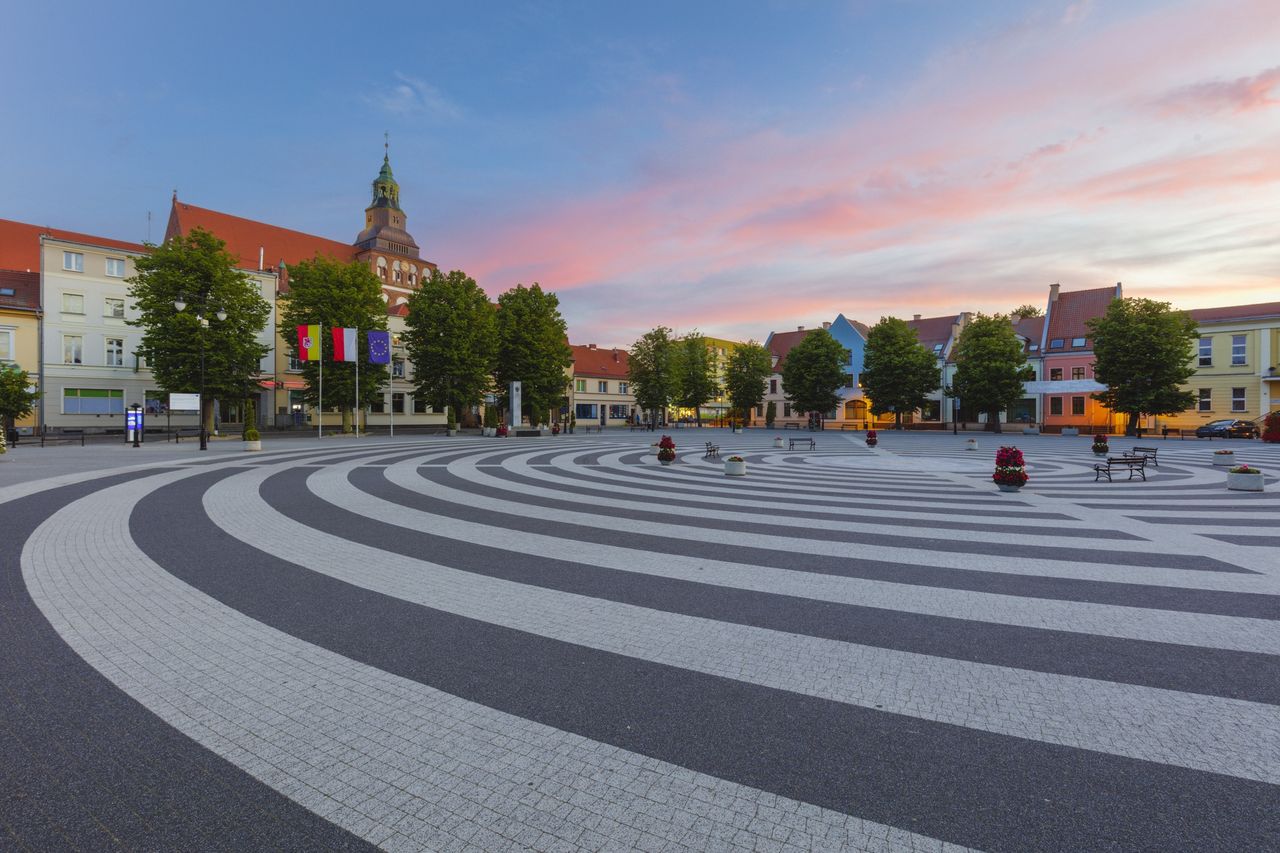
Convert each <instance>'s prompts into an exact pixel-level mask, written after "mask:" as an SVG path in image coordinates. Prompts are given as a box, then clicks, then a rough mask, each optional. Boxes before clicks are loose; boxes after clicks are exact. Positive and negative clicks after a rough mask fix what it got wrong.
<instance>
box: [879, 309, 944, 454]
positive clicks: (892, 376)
mask: <svg viewBox="0 0 1280 853" xmlns="http://www.w3.org/2000/svg"><path fill="white" fill-rule="evenodd" d="M941 384H942V374H941V371H939V370H938V359H937V356H935V355H934V354H933V353H931V352H929V351H928V350H927V349H925V348H924V347H923V346H921V345H920V339H919V337H918V336H917V335H916V330H915V329H913V328H911V327H910V326H908V325H907V323H906V321H904V320H899V319H898V318H897V317H882V318H881V319H880V322H879V323H876V324H875V325H874V326H872V327H871V330H870V331H869V332H868V333H867V347H866V355H865V357H864V361H863V373H862V392H863V394H865V395H866V396H867V398H868V399H869V400H870V402H871V411H872V413H873V414H877V415H882V414H888V413H889V412H893V415H894V425H895V426H896V427H897V428H898V429H901V428H902V414H903V412H913V411H915V410H916V409H918V408H920V407H921V406H923V405H924V401H925V400H926V399H928V396H929V395H930V394H932V393H933V392H934V391H936V390H937V389H938V387H939V386H940V385H941Z"/></svg>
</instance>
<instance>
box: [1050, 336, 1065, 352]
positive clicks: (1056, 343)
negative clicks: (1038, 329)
mask: <svg viewBox="0 0 1280 853" xmlns="http://www.w3.org/2000/svg"><path fill="white" fill-rule="evenodd" d="M1064 344H1066V341H1065V340H1064V339H1063V338H1054V339H1053V340H1051V341H1049V349H1062V347H1063V345H1064Z"/></svg>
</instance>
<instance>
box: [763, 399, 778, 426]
mask: <svg viewBox="0 0 1280 853" xmlns="http://www.w3.org/2000/svg"><path fill="white" fill-rule="evenodd" d="M777 418H778V404H777V403H776V402H775V401H773V400H770V401H769V405H767V406H765V407H764V425H765V426H766V427H768V428H769V429H773V422H774V421H775V420H777Z"/></svg>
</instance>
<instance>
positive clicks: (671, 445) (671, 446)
mask: <svg viewBox="0 0 1280 853" xmlns="http://www.w3.org/2000/svg"><path fill="white" fill-rule="evenodd" d="M658 447H659V448H661V449H662V450H675V449H676V443H675V442H674V441H672V439H671V436H669V435H664V436H663V437H662V440H661V441H659V442H658Z"/></svg>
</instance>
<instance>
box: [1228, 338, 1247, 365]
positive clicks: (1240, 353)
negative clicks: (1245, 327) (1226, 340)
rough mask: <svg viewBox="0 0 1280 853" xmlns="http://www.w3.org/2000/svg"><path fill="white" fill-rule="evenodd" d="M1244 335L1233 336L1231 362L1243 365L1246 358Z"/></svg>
mask: <svg viewBox="0 0 1280 853" xmlns="http://www.w3.org/2000/svg"><path fill="white" fill-rule="evenodd" d="M1244 340H1245V336H1244V335H1232V336H1231V363H1232V364H1233V365H1241V364H1244V363H1245V360H1244Z"/></svg>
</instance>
